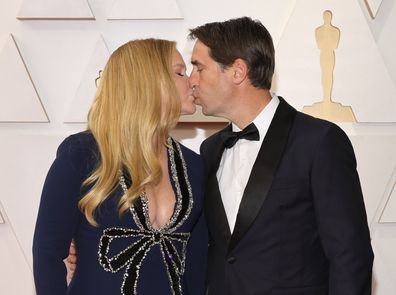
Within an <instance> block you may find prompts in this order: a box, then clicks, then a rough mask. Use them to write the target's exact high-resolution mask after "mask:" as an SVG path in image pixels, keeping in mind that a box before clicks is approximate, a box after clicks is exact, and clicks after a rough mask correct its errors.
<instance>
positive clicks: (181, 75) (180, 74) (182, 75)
mask: <svg viewBox="0 0 396 295" xmlns="http://www.w3.org/2000/svg"><path fill="white" fill-rule="evenodd" d="M176 75H179V76H180V77H184V74H183V73H176Z"/></svg>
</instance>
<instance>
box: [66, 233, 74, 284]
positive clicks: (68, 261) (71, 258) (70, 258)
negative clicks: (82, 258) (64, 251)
mask: <svg viewBox="0 0 396 295" xmlns="http://www.w3.org/2000/svg"><path fill="white" fill-rule="evenodd" d="M66 266H67V270H68V271H67V279H68V280H69V281H71V279H72V278H73V275H74V271H75V270H76V267H77V256H76V248H75V247H74V240H72V242H71V244H70V248H69V256H67V258H66Z"/></svg>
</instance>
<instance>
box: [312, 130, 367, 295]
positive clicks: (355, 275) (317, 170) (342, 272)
mask: <svg viewBox="0 0 396 295" xmlns="http://www.w3.org/2000/svg"><path fill="white" fill-rule="evenodd" d="M311 189H312V194H313V202H314V206H315V214H316V219H317V223H318V229H319V235H320V239H321V241H322V244H323V248H324V250H325V253H326V256H327V258H328V260H329V265H330V269H329V282H328V284H329V294H330V295H343V294H345V295H368V294H371V273H372V263H373V252H372V249H371V244H370V235H369V230H368V225H367V217H366V212H365V207H364V202H363V196H362V191H361V187H360V181H359V176H358V173H357V171H356V159H355V155H354V152H353V148H352V145H351V143H350V141H349V139H348V137H347V136H346V134H345V133H344V132H343V131H342V130H341V129H340V128H339V127H338V126H336V125H332V126H331V127H330V128H329V130H328V131H327V132H326V134H325V136H324V137H323V138H322V140H321V142H320V143H319V144H318V148H317V150H316V155H315V159H314V163H313V165H312V174H311Z"/></svg>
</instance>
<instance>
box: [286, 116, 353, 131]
mask: <svg viewBox="0 0 396 295" xmlns="http://www.w3.org/2000/svg"><path fill="white" fill-rule="evenodd" d="M293 129H294V132H297V133H299V134H304V135H305V136H307V137H324V136H327V135H329V134H332V135H335V136H341V137H347V135H346V133H345V132H344V131H343V130H342V128H341V127H339V126H338V125H337V124H335V123H333V122H330V121H327V120H324V119H319V118H315V117H313V116H310V115H308V114H305V113H302V112H299V111H297V113H296V117H295V120H294V124H293Z"/></svg>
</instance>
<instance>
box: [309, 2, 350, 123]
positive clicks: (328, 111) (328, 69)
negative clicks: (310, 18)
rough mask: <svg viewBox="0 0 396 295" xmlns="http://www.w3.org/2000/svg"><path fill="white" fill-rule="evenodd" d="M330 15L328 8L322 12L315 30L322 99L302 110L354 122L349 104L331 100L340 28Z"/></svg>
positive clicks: (332, 118) (332, 119)
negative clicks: (321, 20)
mask: <svg viewBox="0 0 396 295" xmlns="http://www.w3.org/2000/svg"><path fill="white" fill-rule="evenodd" d="M332 16H333V15H332V13H331V11H329V10H326V11H325V12H323V20H324V24H323V25H321V26H320V27H318V28H316V30H315V36H316V44H317V45H318V48H319V50H320V67H321V70H322V87H323V101H321V102H317V103H314V104H313V105H312V106H305V107H304V108H303V112H304V113H306V114H309V115H311V116H314V117H317V118H322V119H325V120H329V121H333V122H356V119H355V115H354V114H353V111H352V108H351V107H350V106H343V105H342V104H340V103H336V102H333V101H332V100H331V91H332V88H333V71H334V65H335V54H334V50H335V49H336V48H337V47H338V43H339V41H340V30H339V29H338V28H337V27H334V26H333V25H332V24H331V19H332Z"/></svg>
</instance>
